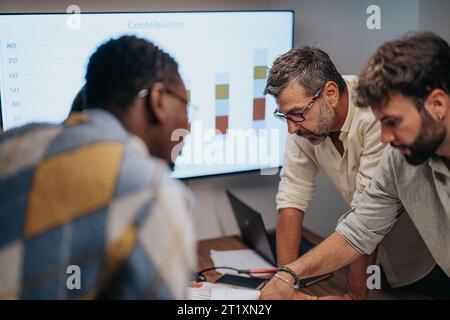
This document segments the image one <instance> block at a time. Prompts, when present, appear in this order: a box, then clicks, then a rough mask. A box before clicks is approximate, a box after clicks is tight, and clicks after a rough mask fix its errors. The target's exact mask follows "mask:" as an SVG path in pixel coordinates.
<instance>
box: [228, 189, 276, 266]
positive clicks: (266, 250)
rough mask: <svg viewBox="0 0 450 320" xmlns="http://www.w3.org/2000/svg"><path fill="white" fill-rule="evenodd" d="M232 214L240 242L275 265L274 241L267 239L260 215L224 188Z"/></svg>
mask: <svg viewBox="0 0 450 320" xmlns="http://www.w3.org/2000/svg"><path fill="white" fill-rule="evenodd" d="M226 192H227V196H228V199H229V200H230V203H231V207H232V208H233V212H234V216H235V217H236V220H237V223H238V226H239V229H240V231H241V238H242V242H244V244H246V245H247V246H248V247H249V248H251V249H253V250H255V251H256V252H257V253H258V254H259V255H260V256H261V257H263V258H264V259H265V260H266V261H268V262H269V263H271V264H272V265H274V266H276V265H277V263H276V259H275V257H276V247H275V241H269V235H268V234H267V231H266V228H265V227H264V221H263V220H262V217H261V215H260V214H259V213H258V212H257V211H255V210H253V209H252V208H250V207H249V206H248V205H246V204H245V203H244V202H242V201H241V200H239V199H238V198H237V197H236V196H235V195H234V194H232V193H231V192H230V191H228V190H226Z"/></svg>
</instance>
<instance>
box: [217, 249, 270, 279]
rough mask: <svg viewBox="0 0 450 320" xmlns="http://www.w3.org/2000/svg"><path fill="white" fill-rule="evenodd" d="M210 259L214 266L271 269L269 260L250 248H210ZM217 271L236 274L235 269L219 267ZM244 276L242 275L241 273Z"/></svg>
mask: <svg viewBox="0 0 450 320" xmlns="http://www.w3.org/2000/svg"><path fill="white" fill-rule="evenodd" d="M211 259H212V261H213V263H214V266H215V267H230V268H236V269H273V268H275V267H274V266H273V265H271V264H270V263H269V262H267V261H266V260H264V259H263V258H261V256H260V255H259V254H257V253H256V251H254V250H251V249H243V250H225V251H219V250H211ZM217 272H219V273H222V274H224V273H230V274H237V272H236V271H233V270H227V269H219V270H217ZM242 276H244V275H242Z"/></svg>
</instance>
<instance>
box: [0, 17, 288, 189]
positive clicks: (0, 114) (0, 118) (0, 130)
mask: <svg viewBox="0 0 450 320" xmlns="http://www.w3.org/2000/svg"><path fill="white" fill-rule="evenodd" d="M258 12H259V13H271V12H273V13H276V12H285V13H291V14H292V30H291V35H292V39H291V48H293V47H294V43H295V40H294V39H295V11H294V10H288V9H286V10H179V11H178V10H176V11H111V12H109V11H89V12H80V13H79V14H80V15H88V14H149V13H205V14H207V13H258ZM72 14H73V13H67V12H6V13H0V17H1V16H11V15H72ZM0 96H1V92H0ZM2 109H3V108H2V105H1V100H0V135H1V133H3V132H4V131H3V110H2ZM281 167H282V164H280V166H278V167H269V168H259V169H248V170H239V171H234V172H222V173H212V174H205V175H201V176H193V177H184V178H176V179H177V180H182V181H189V180H198V179H204V178H211V177H220V176H232V175H241V174H245V173H255V172H257V171H260V170H270V169H278V171H279V170H280V168H281ZM278 171H277V172H278Z"/></svg>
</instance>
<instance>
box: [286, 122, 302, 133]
mask: <svg viewBox="0 0 450 320" xmlns="http://www.w3.org/2000/svg"><path fill="white" fill-rule="evenodd" d="M287 124H288V132H289V133H290V134H294V133H296V132H297V131H298V129H300V127H299V125H298V124H297V123H296V122H295V121H292V120H289V119H288V121H287Z"/></svg>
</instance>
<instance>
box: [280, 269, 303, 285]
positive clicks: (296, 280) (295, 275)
mask: <svg viewBox="0 0 450 320" xmlns="http://www.w3.org/2000/svg"><path fill="white" fill-rule="evenodd" d="M278 272H287V273H289V274H290V275H291V276H292V277H293V278H294V285H295V284H297V283H299V282H300V279H299V278H298V277H297V274H296V273H295V272H294V271H293V270H292V269H291V268H288V267H286V266H282V267H279V268H278Z"/></svg>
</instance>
